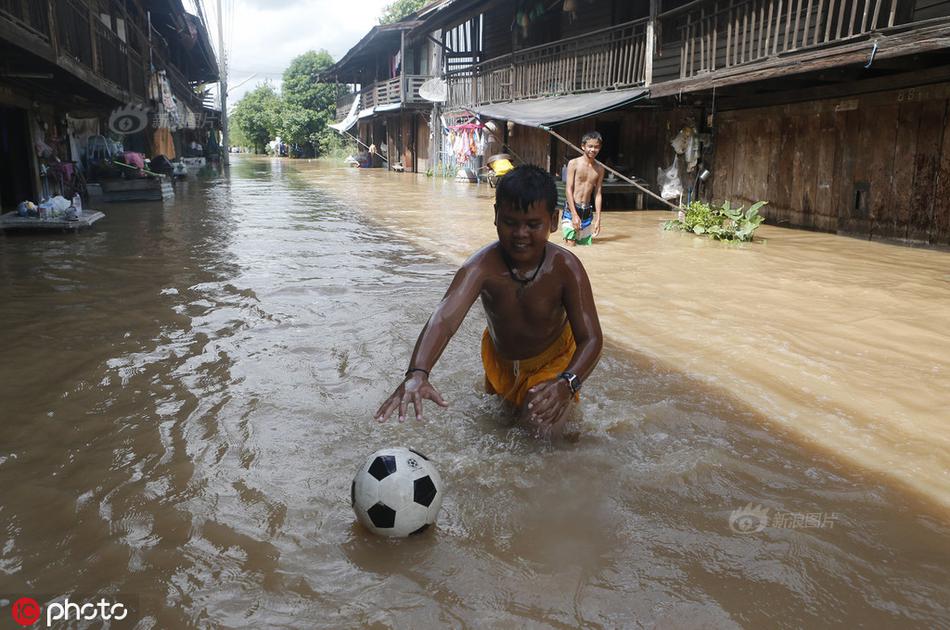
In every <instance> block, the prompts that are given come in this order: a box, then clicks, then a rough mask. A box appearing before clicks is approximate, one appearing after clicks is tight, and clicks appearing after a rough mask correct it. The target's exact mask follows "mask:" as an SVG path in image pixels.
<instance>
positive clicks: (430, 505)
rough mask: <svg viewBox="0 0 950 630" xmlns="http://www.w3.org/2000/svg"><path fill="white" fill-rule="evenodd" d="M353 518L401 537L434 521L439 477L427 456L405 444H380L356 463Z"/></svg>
mask: <svg viewBox="0 0 950 630" xmlns="http://www.w3.org/2000/svg"><path fill="white" fill-rule="evenodd" d="M350 503H351V505H352V506H353V511H354V512H356V518H357V519H359V521H360V523H362V524H363V525H365V526H366V527H367V529H369V530H370V531H371V532H373V533H374V534H379V535H381V536H390V537H394V538H405V537H406V536H412V535H414V534H421V533H422V532H424V531H425V530H426V529H428V527H429V526H430V525H432V524H433V523H435V519H436V518H437V517H438V515H439V509H440V508H441V507H442V479H441V477H439V471H437V470H436V469H435V466H433V465H432V462H431V461H429V458H428V457H426V456H425V455H423V454H422V453H420V452H418V451H414V450H412V449H409V448H403V447H396V448H384V449H382V450H379V451H376V452H375V453H373V454H372V455H370V456H369V458H367V460H366V462H365V463H364V464H363V465H362V466H360V469H359V470H358V471H357V472H356V477H354V478H353V484H352V485H351V486H350Z"/></svg>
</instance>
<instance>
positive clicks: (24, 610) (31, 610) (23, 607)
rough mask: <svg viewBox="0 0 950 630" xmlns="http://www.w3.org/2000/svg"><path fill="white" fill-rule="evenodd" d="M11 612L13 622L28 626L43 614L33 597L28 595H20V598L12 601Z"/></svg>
mask: <svg viewBox="0 0 950 630" xmlns="http://www.w3.org/2000/svg"><path fill="white" fill-rule="evenodd" d="M11 613H12V614H13V620H14V621H15V622H17V623H18V624H20V625H21V626H29V625H32V624H34V623H35V622H36V620H37V619H39V618H40V615H41V614H43V611H42V609H41V608H40V605H39V604H38V603H37V602H36V600H35V599H32V598H30V597H21V598H20V599H18V600H16V601H15V602H13V608H12V609H11Z"/></svg>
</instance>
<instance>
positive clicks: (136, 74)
mask: <svg viewBox="0 0 950 630" xmlns="http://www.w3.org/2000/svg"><path fill="white" fill-rule="evenodd" d="M147 73H148V68H147V67H146V66H145V64H144V61H143V59H142V55H140V54H139V53H137V52H136V51H135V50H134V49H133V48H131V47H130V48H129V91H130V92H132V95H133V96H137V97H138V98H140V99H142V100H145V99H146V98H147V96H148V94H147V93H146V90H147V83H148V80H147V76H148V74H147Z"/></svg>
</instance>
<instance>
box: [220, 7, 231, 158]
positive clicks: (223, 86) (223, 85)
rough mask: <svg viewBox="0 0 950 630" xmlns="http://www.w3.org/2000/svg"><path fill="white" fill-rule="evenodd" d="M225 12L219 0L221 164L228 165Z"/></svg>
mask: <svg viewBox="0 0 950 630" xmlns="http://www.w3.org/2000/svg"><path fill="white" fill-rule="evenodd" d="M224 50H225V48H224V13H222V12H221V0H218V57H219V59H218V81H219V83H218V90H220V92H221V154H220V157H221V164H222V165H223V166H228V161H229V158H230V156H229V155H228V151H229V149H230V147H229V146H228V143H229V141H230V139H229V138H228V62H227V59H225V57H224Z"/></svg>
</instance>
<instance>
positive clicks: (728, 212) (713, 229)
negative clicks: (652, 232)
mask: <svg viewBox="0 0 950 630" xmlns="http://www.w3.org/2000/svg"><path fill="white" fill-rule="evenodd" d="M766 203H768V202H766V201H757V202H756V203H754V204H752V205H751V206H749V209H748V210H745V211H743V210H744V208H743V207H742V206H739V207H738V208H733V207H732V206H731V205H730V204H729V202H728V201H725V202H723V204H722V205H721V206H713V205H710V204H708V203H705V202H702V201H694V202H692V203H691V204H689V206H687V207H686V209H685V210H681V211H680V214H679V217H677V218H676V219H672V220H670V221H667V222H666V223H664V224H663V229H664V230H682V231H684V232H692V233H693V234H706V235H708V236H710V237H711V238H714V239H717V240H720V241H751V240H752V238H753V235H754V234H755V231H756V229H758V227H759V226H760V225H761V224H762V222H763V221H765V217H763V216H762V215H760V214H759V209H760V208H761V207H762V206H764V205H765V204H766Z"/></svg>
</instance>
